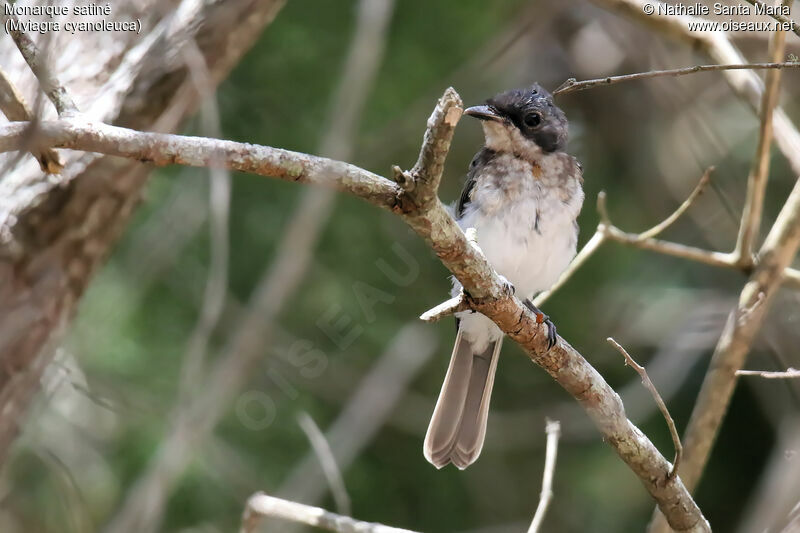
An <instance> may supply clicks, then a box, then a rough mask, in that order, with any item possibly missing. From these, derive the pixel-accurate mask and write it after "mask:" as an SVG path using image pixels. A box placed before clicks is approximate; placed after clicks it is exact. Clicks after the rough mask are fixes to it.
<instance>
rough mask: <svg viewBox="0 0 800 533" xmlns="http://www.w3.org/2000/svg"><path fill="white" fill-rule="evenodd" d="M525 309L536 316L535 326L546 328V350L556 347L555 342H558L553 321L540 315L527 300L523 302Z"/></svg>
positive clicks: (537, 309) (544, 315)
mask: <svg viewBox="0 0 800 533" xmlns="http://www.w3.org/2000/svg"><path fill="white" fill-rule="evenodd" d="M523 303H524V304H525V307H527V308H528V309H530V310H531V312H532V313H533V314H534V315H536V323H537V324H544V325H545V326H547V349H548V350H549V349H550V348H552V347H553V346H555V345H556V341H557V340H558V334H557V333H556V325H555V324H553V321H552V320H550V317H549V316H547V315H546V314H544V313H542V311H541V310H540V309H539V308H538V307H536V306H535V305H533V302H532V301H530V300H528V299H527V298H526V299H525V301H524V302H523Z"/></svg>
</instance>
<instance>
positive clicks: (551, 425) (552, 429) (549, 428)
mask: <svg viewBox="0 0 800 533" xmlns="http://www.w3.org/2000/svg"><path fill="white" fill-rule="evenodd" d="M544 431H545V433H547V447H546V449H545V452H544V473H543V474H542V493H541V495H540V496H539V505H537V506H536V512H535V513H534V515H533V520H532V521H531V526H530V527H529V528H528V533H537V532H538V531H539V529H541V527H542V522H544V515H545V514H546V513H547V507H548V506H549V505H550V500H552V499H553V475H554V474H555V471H556V455H557V454H558V438H559V437H560V436H561V424H560V423H559V422H558V420H548V421H547V422H546V424H545V427H544Z"/></svg>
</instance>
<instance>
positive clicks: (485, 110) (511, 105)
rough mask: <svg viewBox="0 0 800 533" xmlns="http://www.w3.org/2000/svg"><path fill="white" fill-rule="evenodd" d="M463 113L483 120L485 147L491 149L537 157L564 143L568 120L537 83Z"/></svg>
mask: <svg viewBox="0 0 800 533" xmlns="http://www.w3.org/2000/svg"><path fill="white" fill-rule="evenodd" d="M464 114H465V115H469V116H471V117H475V118H477V119H480V120H481V121H482V123H483V131H484V134H485V135H486V147H487V148H491V149H492V150H496V151H499V152H513V153H517V154H519V155H531V156H536V155H537V154H540V153H541V152H542V151H544V152H556V151H559V150H563V149H564V148H565V147H566V144H567V117H566V116H565V115H564V112H563V111H561V109H559V108H558V107H557V106H556V105H555V104H554V103H553V97H552V95H551V94H550V93H549V92H547V91H546V90H544V89H543V88H542V87H541V86H539V85H538V84H536V83H534V84H533V85H531V86H530V87H526V88H525V89H513V90H511V91H506V92H504V93H500V94H498V95H497V96H494V97H492V98H489V99H488V100H487V101H486V104H485V105H479V106H475V107H470V108H467V109H466V110H465V111H464Z"/></svg>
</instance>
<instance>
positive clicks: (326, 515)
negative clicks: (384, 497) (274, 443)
mask: <svg viewBox="0 0 800 533" xmlns="http://www.w3.org/2000/svg"><path fill="white" fill-rule="evenodd" d="M266 517H271V518H279V519H281V520H289V521H291V522H297V523H300V524H305V525H308V526H314V527H318V528H320V529H325V530H327V531H334V532H338V533H354V532H358V533H415V532H413V531H411V530H408V529H400V528H396V527H390V526H385V525H383V524H376V523H373V522H362V521H361V520H356V519H355V518H350V517H349V516H342V515H339V514H335V513H331V512H330V511H326V510H325V509H322V508H320V507H312V506H310V505H303V504H302V503H297V502H292V501H289V500H283V499H281V498H276V497H274V496H269V495H267V494H264V493H263V492H259V493H257V494H254V495H253V496H251V497H250V499H248V500H247V507H245V511H244V516H243V517H242V529H241V532H242V533H255V532H256V531H257V530H258V525H259V523H260V522H261V520H262V519H263V518H266Z"/></svg>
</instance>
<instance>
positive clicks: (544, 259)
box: [423, 83, 584, 470]
mask: <svg viewBox="0 0 800 533" xmlns="http://www.w3.org/2000/svg"><path fill="white" fill-rule="evenodd" d="M464 114H465V115H467V116H470V117H474V118H476V119H478V120H480V123H481V126H482V127H483V133H484V138H485V142H484V146H483V147H482V148H481V149H480V150H479V151H478V153H477V154H476V155H475V157H474V158H473V159H472V162H471V163H470V166H469V170H468V173H467V178H466V181H465V183H464V188H463V191H462V193H461V196H460V198H459V200H458V202H457V204H456V205H455V210H454V215H455V218H456V221H457V222H458V224H459V226H461V228H462V229H463V230H464V231H466V230H467V229H469V228H474V231H475V236H476V237H475V238H476V241H477V245H478V246H479V247H480V249H481V250H482V251H483V254H484V255H485V257H486V259H487V260H488V262H489V263H490V264H491V265H492V267H493V268H494V269H495V271H496V272H497V273H498V274H499V275H500V277H501V279H503V282H504V283H505V284H506V286H507V287H508V288H509V290H512V291H514V294H516V295H517V296H520V297H521V298H524V304H525V305H526V306H527V307H528V308H529V309H531V311H532V312H534V313H535V314H536V316H537V321H540V322H543V323H544V324H545V325H546V326H547V335H548V350H549V349H551V348H552V346H553V345H554V344H555V343H556V340H557V336H556V328H555V325H554V324H553V322H552V321H551V320H550V319H549V317H547V316H546V315H544V313H542V312H541V311H540V310H539V309H537V308H536V307H535V306H534V305H533V303H532V300H533V297H534V296H535V295H536V294H537V293H539V292H541V291H545V290H547V289H549V288H550V287H552V286H553V285H554V284H555V282H556V281H557V280H558V278H559V276H560V275H561V273H562V272H563V271H564V270H565V269H566V268H567V266H568V265H569V263H570V261H572V259H573V258H574V257H575V253H576V249H577V243H578V223H577V218H578V214H579V213H580V210H581V207H582V205H583V198H584V194H583V168H582V166H581V165H580V163H579V162H578V160H577V159H575V158H574V157H573V156H571V155H569V154H567V153H566V152H565V151H564V150H565V148H566V145H567V137H568V124H567V118H566V115H565V114H564V112H563V111H562V110H561V109H560V108H558V107H557V106H556V105H555V104H554V103H553V97H552V95H551V94H550V93H549V92H548V91H546V90H545V89H544V88H542V87H541V86H540V85H539V84H537V83H534V84H533V85H531V86H529V87H526V88H522V89H513V90H509V91H505V92H503V93H500V94H498V95H496V96H494V97H492V98H489V99H488V100H486V103H485V104H484V105H478V106H475V107H470V108H467V109H466V110H464ZM462 291H463V288H462V287H461V285H460V284H459V283H458V281H457V280H455V279H453V291H452V295H453V296H456V295H457V294H459V293H460V292H462ZM456 327H457V334H456V340H455V346H454V347H453V353H452V355H451V357H450V365H449V367H448V369H447V374H446V376H445V379H444V383H443V384H442V389H441V392H440V394H439V398H438V400H437V402H436V407H435V408H434V411H433V415H432V417H431V422H430V425H429V426H428V431H427V434H426V436H425V443H424V446H423V452H424V456H425V458H426V459H427V460H428V461H429V462H430V463H431V464H433V465H434V466H435V467H436V468H442V467H444V466H446V465H447V464H449V463H452V464H453V465H455V466H456V467H457V468H458V469H460V470H463V469H465V468H466V467H468V466H469V465H470V464H472V463H473V462H475V460H476V459H477V458H478V456H479V455H480V453H481V449H482V448H483V441H484V437H485V436H486V423H487V419H488V413H489V401H490V399H491V394H492V386H493V384H494V375H495V371H496V369H497V362H498V358H499V354H500V346H501V344H502V341H503V332H502V331H501V330H500V328H498V327H497V325H495V324H494V322H492V321H491V320H489V319H488V318H487V317H486V316H484V315H482V314H480V313H477V312H473V311H464V312H459V313H457V314H456Z"/></svg>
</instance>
